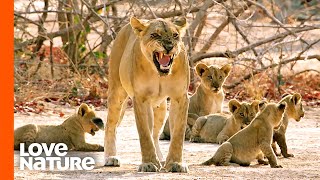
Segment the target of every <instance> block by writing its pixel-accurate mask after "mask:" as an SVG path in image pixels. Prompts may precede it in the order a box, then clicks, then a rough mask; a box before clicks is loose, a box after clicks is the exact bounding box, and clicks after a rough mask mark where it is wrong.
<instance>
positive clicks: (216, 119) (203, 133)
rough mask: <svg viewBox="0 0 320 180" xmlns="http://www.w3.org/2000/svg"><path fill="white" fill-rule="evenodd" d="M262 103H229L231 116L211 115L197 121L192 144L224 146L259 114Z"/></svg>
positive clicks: (193, 128) (233, 101) (234, 101)
mask: <svg viewBox="0 0 320 180" xmlns="http://www.w3.org/2000/svg"><path fill="white" fill-rule="evenodd" d="M259 103H260V101H257V100H255V101H253V102H252V103H251V104H250V103H247V102H242V103H240V102H238V101H237V100H235V99H232V100H230V101H229V110H230V112H231V113H232V114H231V115H229V116H228V115H225V114H211V115H208V116H202V117H199V118H198V119H197V121H196V122H195V124H194V126H193V127H192V133H191V139H190V141H191V142H200V143H203V142H207V143H219V144H222V143H223V142H225V141H226V140H228V139H229V138H230V137H231V136H232V135H233V134H235V133H236V132H238V131H239V130H240V129H242V128H244V127H245V126H247V125H248V124H250V122H251V121H252V119H253V118H254V117H255V116H256V114H257V113H258V112H259Z"/></svg>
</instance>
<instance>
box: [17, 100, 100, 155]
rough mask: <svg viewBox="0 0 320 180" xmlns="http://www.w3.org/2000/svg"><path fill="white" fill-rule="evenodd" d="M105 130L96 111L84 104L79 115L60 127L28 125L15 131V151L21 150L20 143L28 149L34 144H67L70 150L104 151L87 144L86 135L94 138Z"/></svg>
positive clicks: (98, 146)
mask: <svg viewBox="0 0 320 180" xmlns="http://www.w3.org/2000/svg"><path fill="white" fill-rule="evenodd" d="M103 128H104V124H103V121H102V120H101V119H100V118H98V117H96V114H95V112H94V109H93V108H90V107H89V106H88V105H87V104H85V103H83V104H81V105H80V107H79V109H78V111H77V113H75V114H74V115H72V116H70V117H68V118H67V119H66V120H65V121H64V122H63V123H62V124H60V125H57V126H56V125H35V124H28V125H25V126H22V127H19V128H17V129H16V130H15V131H14V149H15V150H19V149H20V143H24V144H25V147H26V148H28V147H29V145H30V144H32V143H46V144H48V145H49V144H50V143H65V144H66V145H67V146H68V150H77V151H103V150H104V149H103V146H101V145H99V144H89V143H86V142H85V133H90V134H91V135H92V136H94V135H95V132H96V131H98V130H99V129H103Z"/></svg>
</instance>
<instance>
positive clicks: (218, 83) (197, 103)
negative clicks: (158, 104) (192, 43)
mask: <svg viewBox="0 0 320 180" xmlns="http://www.w3.org/2000/svg"><path fill="white" fill-rule="evenodd" d="M231 68H232V67H231V65H230V64H226V65H224V66H222V67H220V68H219V67H217V66H214V65H211V66H207V65H206V64H203V63H199V64H197V66H196V73H197V75H198V76H199V77H200V79H201V84H200V85H199V87H198V88H197V90H196V92H195V94H193V95H192V96H191V98H190V104H189V109H188V123H187V124H188V125H187V127H186V133H185V140H189V139H190V136H191V129H192V126H193V124H194V123H195V121H196V120H197V119H198V117H200V116H205V115H208V114H213V113H220V112H221V111H222V103H223V100H224V92H223V88H222V86H223V84H224V82H225V80H226V78H227V77H228V75H229V73H230V71H231ZM160 139H162V140H164V139H165V140H169V139H170V129H169V121H168V120H167V121H166V124H165V126H164V129H163V132H162V134H161V136H160Z"/></svg>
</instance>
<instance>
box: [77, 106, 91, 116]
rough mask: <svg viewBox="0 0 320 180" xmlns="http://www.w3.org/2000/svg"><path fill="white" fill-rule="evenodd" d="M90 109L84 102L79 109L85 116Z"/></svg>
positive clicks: (79, 112) (80, 113)
mask: <svg viewBox="0 0 320 180" xmlns="http://www.w3.org/2000/svg"><path fill="white" fill-rule="evenodd" d="M88 110H89V106H88V105H87V104H85V103H82V104H81V105H80V107H79V109H78V114H79V115H80V116H84V115H85V114H86V112H87V111H88Z"/></svg>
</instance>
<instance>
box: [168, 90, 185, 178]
mask: <svg viewBox="0 0 320 180" xmlns="http://www.w3.org/2000/svg"><path fill="white" fill-rule="evenodd" d="M188 106H189V99H188V98H187V95H186V94H185V95H183V96H181V97H177V98H171V106H170V113H169V120H170V123H169V124H170V133H171V142H170V147H169V153H168V156H167V159H166V163H165V168H166V169H167V171H169V172H187V171H188V167H187V165H184V164H182V150H183V142H184V136H185V131H186V124H187V110H188Z"/></svg>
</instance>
